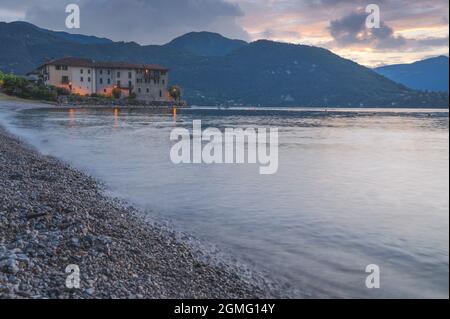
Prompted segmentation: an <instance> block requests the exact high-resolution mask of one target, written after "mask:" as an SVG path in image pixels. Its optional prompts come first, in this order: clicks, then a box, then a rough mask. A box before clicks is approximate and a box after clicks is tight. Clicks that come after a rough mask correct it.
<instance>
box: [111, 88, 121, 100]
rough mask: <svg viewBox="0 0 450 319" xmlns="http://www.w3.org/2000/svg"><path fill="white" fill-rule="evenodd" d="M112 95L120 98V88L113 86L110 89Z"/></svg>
mask: <svg viewBox="0 0 450 319" xmlns="http://www.w3.org/2000/svg"><path fill="white" fill-rule="evenodd" d="M112 96H113V97H114V98H115V99H120V98H121V96H122V90H121V89H119V88H114V89H113V90H112Z"/></svg>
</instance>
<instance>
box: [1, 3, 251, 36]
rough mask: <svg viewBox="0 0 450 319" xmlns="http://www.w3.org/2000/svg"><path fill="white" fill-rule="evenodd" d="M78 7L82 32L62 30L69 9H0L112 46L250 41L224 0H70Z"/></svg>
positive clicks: (234, 9)
mask: <svg viewBox="0 0 450 319" xmlns="http://www.w3.org/2000/svg"><path fill="white" fill-rule="evenodd" d="M70 2H72V3H76V4H78V5H79V6H80V10H81V29H78V30H65V19H66V16H67V14H66V13H65V6H66V4H67V3H65V2H62V1H51V0H16V1H11V0H2V2H1V4H0V9H1V8H5V9H7V8H15V9H17V8H21V9H22V10H24V11H25V20H26V21H28V22H31V23H34V24H36V25H38V26H41V27H44V28H49V29H57V30H65V31H71V32H76V33H83V34H94V35H97V36H102V37H109V38H112V39H113V40H125V41H136V42H138V43H143V44H161V43H165V42H168V41H170V40H172V39H173V38H174V37H177V36H180V35H181V34H184V33H186V32H190V31H203V30H209V31H214V32H219V33H222V34H224V35H226V36H230V37H233V38H243V39H248V34H247V33H246V32H245V31H244V29H243V28H242V27H240V26H239V25H238V24H237V22H236V19H237V18H238V17H240V16H242V15H243V12H242V10H241V8H240V7H239V5H238V4H232V3H229V2H227V1H226V0H127V1H124V0H72V1H70Z"/></svg>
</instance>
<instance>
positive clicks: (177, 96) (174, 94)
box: [169, 85, 181, 102]
mask: <svg viewBox="0 0 450 319" xmlns="http://www.w3.org/2000/svg"><path fill="white" fill-rule="evenodd" d="M169 95H170V97H171V98H172V99H173V100H174V101H175V102H180V101H181V88H180V87H179V86H177V85H172V86H171V87H170V88H169Z"/></svg>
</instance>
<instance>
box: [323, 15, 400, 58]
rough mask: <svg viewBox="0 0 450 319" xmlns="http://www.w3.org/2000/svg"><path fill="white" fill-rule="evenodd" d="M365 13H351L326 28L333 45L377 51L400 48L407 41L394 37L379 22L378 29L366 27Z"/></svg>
mask: <svg viewBox="0 0 450 319" xmlns="http://www.w3.org/2000/svg"><path fill="white" fill-rule="evenodd" d="M366 19H367V13H365V12H353V13H351V14H349V15H347V16H345V17H343V18H341V19H337V20H333V21H331V22H330V25H329V27H328V29H329V31H330V34H331V36H332V37H333V39H334V41H335V43H336V44H337V45H339V46H358V45H363V46H372V47H374V48H378V49H386V48H400V47H403V46H405V45H406V43H407V41H406V39H405V38H404V37H402V36H395V35H394V30H393V29H392V28H391V27H389V26H388V25H387V24H386V23H384V22H383V21H381V23H380V27H379V28H368V27H367V26H366Z"/></svg>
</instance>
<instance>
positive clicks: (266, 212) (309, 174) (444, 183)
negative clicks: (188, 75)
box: [10, 108, 449, 298]
mask: <svg viewBox="0 0 450 319" xmlns="http://www.w3.org/2000/svg"><path fill="white" fill-rule="evenodd" d="M193 119H201V120H202V122H203V123H202V124H203V126H204V127H207V126H214V127H219V128H221V129H223V128H225V127H255V126H262V127H270V126H273V127H278V128H279V138H280V146H279V170H278V173H277V174H276V175H269V176H262V175H259V174H258V166H256V165H203V164H200V165H199V164H197V165H178V166H176V165H174V164H172V162H171V161H170V158H169V150H170V147H171V146H172V143H171V142H170V141H169V133H170V130H171V129H172V128H173V127H176V126H183V127H187V128H191V126H192V120H193ZM10 124H11V127H13V128H14V130H15V131H16V132H17V133H19V134H21V135H22V136H23V137H24V138H25V139H27V140H28V141H29V142H31V143H32V144H34V145H36V146H38V147H39V149H40V150H41V151H42V152H44V153H46V154H51V155H55V156H57V157H60V158H62V159H64V160H66V161H68V162H70V163H71V164H73V165H74V166H76V167H79V168H82V169H86V170H87V171H88V172H90V173H91V174H93V175H94V176H97V177H99V178H100V179H101V180H103V181H105V182H106V184H107V185H108V186H109V187H110V188H111V189H112V190H113V191H114V192H116V193H118V194H121V196H124V197H125V198H127V199H129V200H130V201H132V202H134V203H136V204H137V205H140V206H142V207H145V208H146V209H148V210H149V211H151V213H152V214H156V215H157V216H162V217H164V218H167V219H171V220H173V222H174V223H175V224H176V225H177V226H179V227H180V228H181V229H183V230H184V231H188V232H190V233H192V234H194V235H195V236H196V237H198V238H200V239H201V240H204V241H208V242H212V243H214V244H217V245H218V246H219V247H222V248H223V249H225V250H227V251H230V252H231V253H232V254H234V255H236V256H237V257H239V258H242V259H245V260H249V261H251V262H252V263H254V264H256V265H257V266H258V267H260V268H261V269H263V270H266V271H269V272H270V273H271V274H273V276H274V277H275V278H282V279H284V280H288V281H289V282H291V283H292V284H293V285H294V286H295V287H297V288H299V289H300V290H302V291H304V292H307V293H308V294H312V295H313V296H331V297H334V296H337V297H445V298H448V261H449V258H448V242H449V235H448V234H449V223H448V220H449V173H448V172H449V169H448V165H449V135H448V133H449V132H448V127H449V125H448V112H432V111H426V112H421V111H417V110H411V111H402V112H398V111H397V110H369V109H367V110H358V111H350V110H344V111H336V110H328V111H326V112H325V111H323V110H312V111H306V110H278V109H265V110H255V109H238V110H232V109H230V110H216V109H212V108H210V109H193V110H181V111H180V110H179V111H178V113H177V114H176V116H175V114H173V113H172V112H171V111H167V112H166V113H165V114H160V113H155V112H149V111H142V110H135V111H124V110H118V109H115V110H96V111H95V110H75V109H72V110H28V111H23V112H20V113H19V114H18V115H17V116H16V117H15V118H14V119H13V120H12V121H11V122H10ZM368 264H377V265H379V266H380V268H381V289H379V290H368V289H366V288H365V277H366V274H365V273H364V270H365V266H366V265H368Z"/></svg>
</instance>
